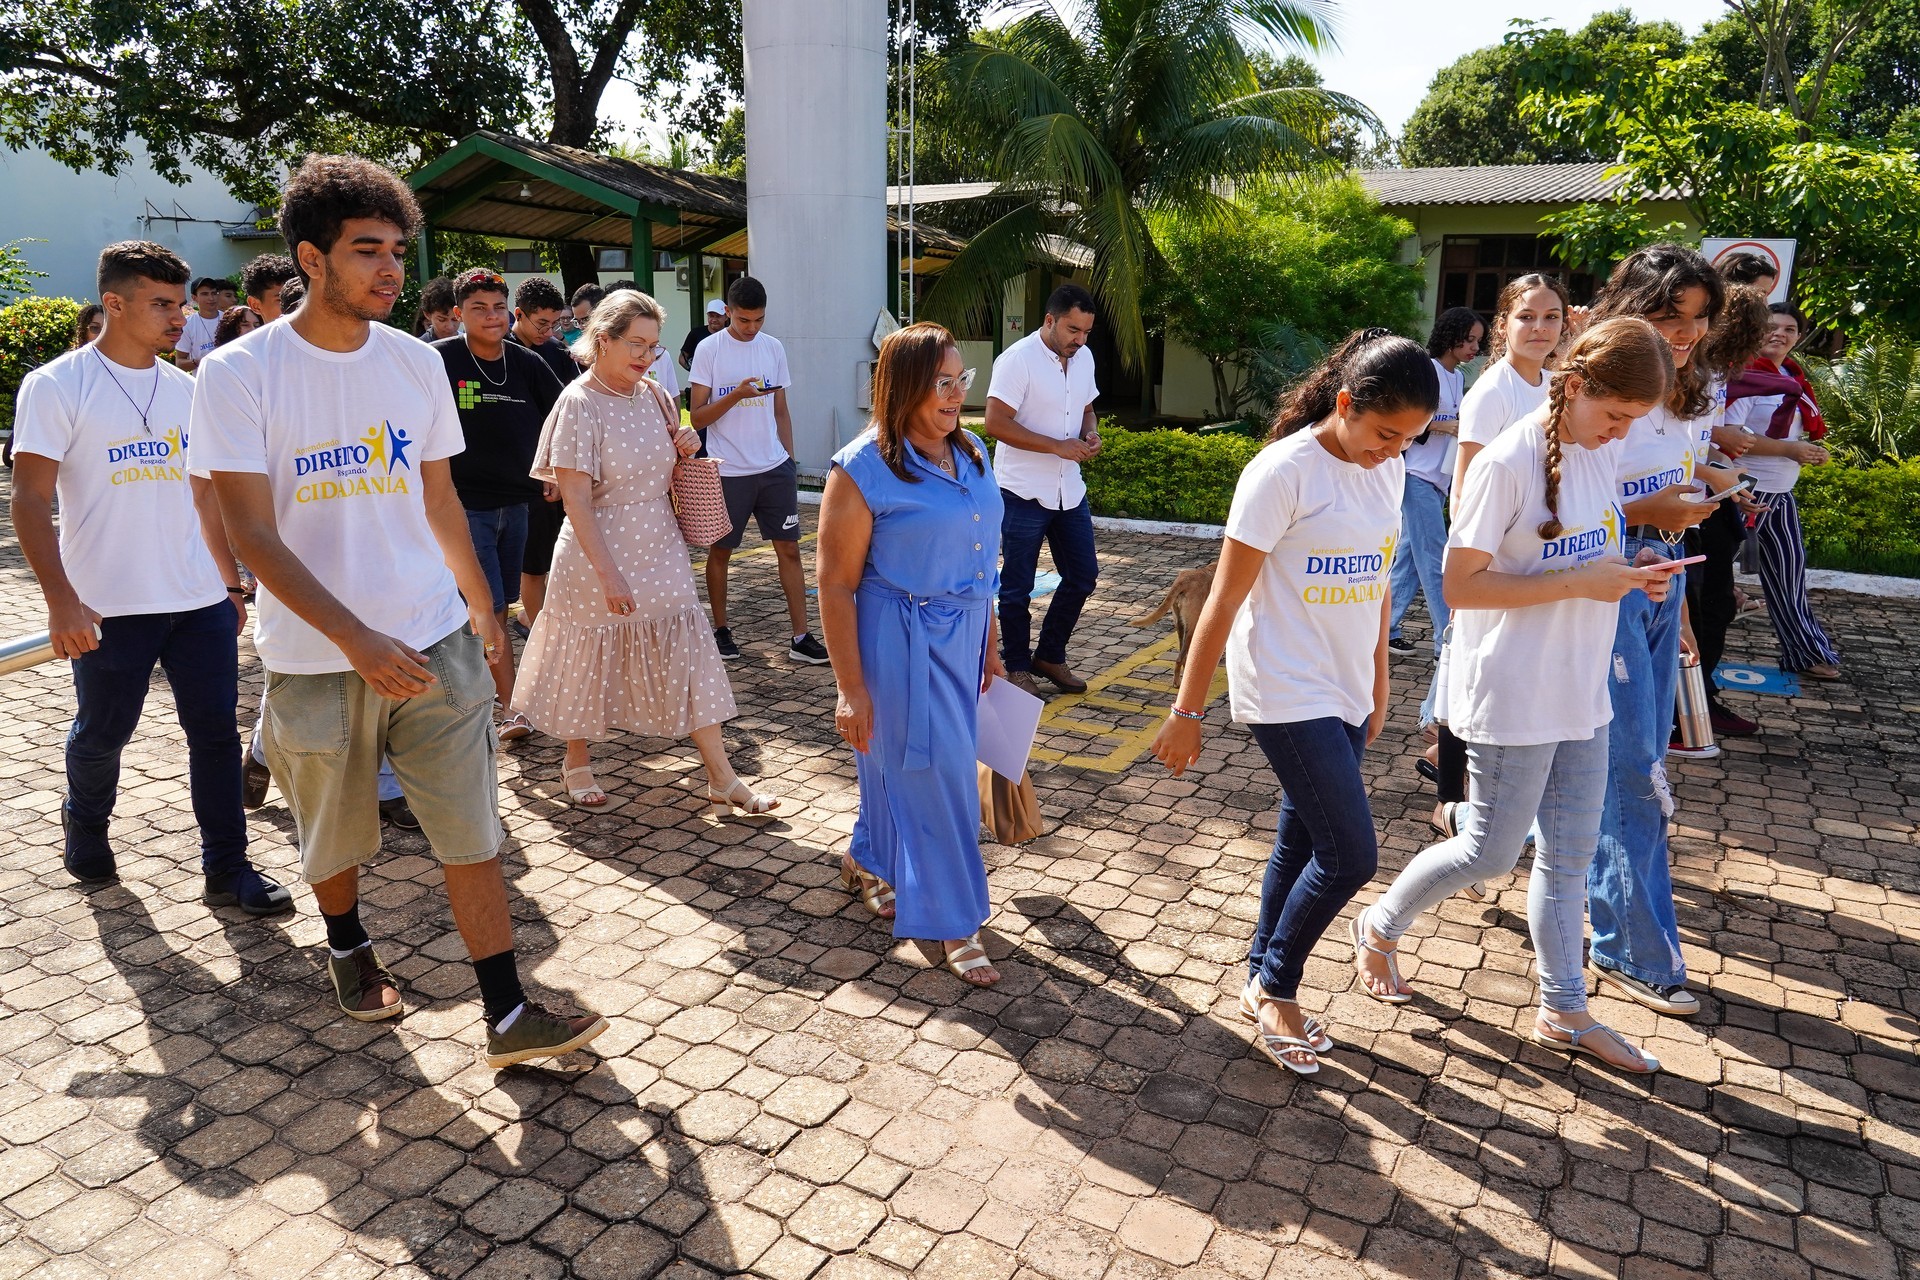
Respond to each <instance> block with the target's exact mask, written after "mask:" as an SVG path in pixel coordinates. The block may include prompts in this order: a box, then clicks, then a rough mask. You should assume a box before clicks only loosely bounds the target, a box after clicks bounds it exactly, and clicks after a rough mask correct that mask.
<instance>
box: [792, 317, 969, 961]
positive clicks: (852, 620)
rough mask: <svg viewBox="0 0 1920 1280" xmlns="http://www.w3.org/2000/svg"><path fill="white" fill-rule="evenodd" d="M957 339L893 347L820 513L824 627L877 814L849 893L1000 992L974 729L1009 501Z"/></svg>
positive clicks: (856, 832)
mask: <svg viewBox="0 0 1920 1280" xmlns="http://www.w3.org/2000/svg"><path fill="white" fill-rule="evenodd" d="M961 366H962V361H961V359H960V349H959V347H958V346H956V345H955V343H954V340H953V335H952V334H950V333H948V332H947V331H946V330H945V329H943V328H941V327H940V326H939V325H937V324H915V325H909V326H907V327H906V328H905V329H901V330H899V331H898V332H896V333H893V334H890V335H889V336H888V337H887V340H886V341H885V342H884V343H882V344H881V347H880V357H879V359H878V360H877V361H876V362H875V364H874V373H873V404H874V412H873V425H872V426H871V427H869V428H868V429H867V430H866V431H865V432H864V433H863V434H862V435H861V436H860V438H859V439H857V440H855V441H854V442H853V443H852V444H849V445H848V446H847V447H846V448H844V449H842V450H841V451H840V452H839V453H837V454H835V455H834V458H833V469H832V471H831V472H830V473H829V475H828V477H827V491H826V495H825V497H824V499H823V500H822V502H821V507H820V543H819V548H818V551H817V557H818V565H819V578H820V622H821V627H822V629H823V630H824V631H825V632H826V639H827V648H828V649H829V650H830V651H831V652H832V653H833V655H834V662H833V674H834V680H835V683H836V684H837V685H838V686H839V692H840V697H839V705H838V706H837V707H836V709H835V711H834V724H835V727H836V728H837V729H838V730H839V733H840V736H841V737H842V738H844V739H845V740H846V741H847V742H848V743H849V744H850V745H851V746H852V747H853V749H854V752H855V755H854V767H855V769H856V770H857V772H858V774H859V778H860V813H859V817H858V818H857V819H856V821H855V822H854V827H853V843H852V846H851V848H850V849H849V851H848V853H847V854H846V855H845V856H844V857H843V859H842V861H841V866H840V878H841V883H842V884H844V885H845V886H846V887H847V888H848V889H849V890H850V891H852V892H855V893H857V894H858V895H859V897H860V900H861V901H862V902H864V903H865V904H866V906H867V908H868V909H869V910H871V911H872V912H873V913H874V914H875V915H877V916H879V917H880V918H881V919H883V920H892V921H893V932H894V936H895V937H900V938H926V939H933V940H938V941H939V942H940V943H941V945H942V946H943V948H944V949H945V952H946V963H947V968H948V969H950V970H951V971H952V972H953V973H954V974H955V975H956V976H958V977H959V978H960V979H961V980H962V981H965V982H969V983H972V984H974V985H975V986H983V987H984V986H990V985H992V984H993V983H995V982H998V981H999V980H1000V975H999V973H998V972H997V971H996V970H995V969H994V967H993V965H992V963H991V962H990V961H989V960H988V959H987V953H986V949H985V948H984V947H982V946H981V944H980V926H981V925H983V924H985V923H986V920H987V916H988V915H989V914H990V911H991V908H990V906H989V904H988V902H987V869H986V864H985V863H984V862H983V861H982V860H981V857H980V843H979V835H978V832H979V826H980V789H979V781H978V774H977V772H976V769H975V764H974V751H975V712H976V709H977V708H978V705H979V696H980V693H981V691H982V690H983V689H984V688H985V687H986V685H987V684H988V683H989V682H990V681H992V679H993V678H994V677H995V676H1004V675H1005V674H1006V671H1005V668H1003V667H1002V666H1001V665H1000V659H999V657H998V652H999V644H998V639H997V636H996V635H995V632H996V631H997V627H996V625H995V622H994V616H993V601H994V597H995V593H996V592H997V591H998V590H999V587H1000V573H999V569H998V565H999V562H1000V487H999V485H998V484H996V483H995V481H994V477H993V469H992V467H991V466H989V465H988V462H987V456H986V450H985V449H984V448H982V447H981V444H980V441H979V440H978V439H977V438H976V437H975V436H974V435H973V434H972V433H970V432H968V431H966V430H964V429H962V428H961V426H960V410H961V407H962V405H963V404H964V403H965V400H966V393H967V388H968V386H969V385H971V384H972V382H973V372H974V371H973V370H971V369H963V368H962V367H961Z"/></svg>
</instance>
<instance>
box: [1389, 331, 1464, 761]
mask: <svg viewBox="0 0 1920 1280" xmlns="http://www.w3.org/2000/svg"><path fill="white" fill-rule="evenodd" d="M1486 334H1487V326H1486V325H1485V324H1483V323H1481V320H1480V317H1479V316H1478V315H1476V314H1475V313H1474V312H1473V311H1472V309H1470V308H1468V307H1449V308H1447V309H1446V310H1445V311H1442V312H1441V313H1440V316H1439V318H1438V319H1437V320H1435V321H1434V322H1433V332H1432V333H1431V334H1429V335H1428V337H1427V354H1428V355H1429V356H1431V357H1432V358H1433V367H1434V371H1435V372H1436V373H1438V374H1439V375H1440V408H1439V409H1438V410H1436V411H1435V412H1434V415H1433V421H1432V422H1431V423H1429V424H1428V426H1427V429H1426V431H1425V432H1424V433H1422V434H1421V435H1420V437H1419V438H1418V439H1416V440H1415V441H1414V442H1413V443H1412V444H1410V445H1408V446H1407V451H1406V452H1405V453H1404V454H1402V455H1401V457H1403V458H1405V459H1406V463H1407V481H1406V494H1405V496H1404V497H1403V498H1402V499H1401V502H1400V547H1399V550H1397V551H1396V552H1395V553H1394V557H1393V617H1392V619H1391V621H1390V623H1389V625H1388V629H1387V652H1388V653H1392V654H1396V655H1399V656H1401V657H1405V656H1407V655H1409V654H1411V653H1413V651H1414V649H1413V642H1412V641H1410V640H1408V639H1406V637H1404V636H1402V635H1401V634H1400V622H1401V620H1402V619H1403V618H1405V617H1406V616H1407V606H1409V605H1411V604H1412V603H1413V597H1414V595H1415V594H1416V593H1421V594H1424V595H1425V596H1426V598H1427V616H1428V618H1429V619H1430V620H1431V621H1432V622H1433V653H1434V656H1435V657H1436V658H1437V657H1439V656H1440V638H1441V636H1443V635H1444V634H1446V630H1447V619H1448V617H1449V616H1450V615H1449V614H1448V612H1447V601H1446V596H1445V593H1443V592H1442V591H1441V589H1440V572H1441V567H1442V562H1443V561H1444V559H1445V557H1446V550H1447V491H1448V490H1449V489H1451V488H1452V487H1453V458H1454V453H1455V450H1456V448H1457V445H1458V437H1459V434H1460V402H1461V401H1462V400H1463V399H1465V398H1466V378H1465V375H1463V374H1462V373H1461V371H1460V366H1461V365H1463V364H1465V363H1466V362H1467V361H1469V360H1471V359H1473V358H1474V357H1475V356H1477V355H1479V354H1480V341H1481V339H1482V338H1484V337H1486ZM1432 719H1433V694H1432V692H1431V691H1429V692H1428V694H1427V700H1426V701H1425V702H1423V703H1421V704H1420V722H1421V723H1422V724H1427V723H1429V722H1431V721H1432Z"/></svg>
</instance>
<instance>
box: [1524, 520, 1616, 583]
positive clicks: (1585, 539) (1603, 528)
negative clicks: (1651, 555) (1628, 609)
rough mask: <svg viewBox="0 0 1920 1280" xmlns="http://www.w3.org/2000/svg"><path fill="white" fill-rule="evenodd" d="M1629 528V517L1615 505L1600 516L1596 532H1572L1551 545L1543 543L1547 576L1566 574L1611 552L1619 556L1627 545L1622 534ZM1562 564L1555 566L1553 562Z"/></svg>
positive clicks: (1543, 556)
mask: <svg viewBox="0 0 1920 1280" xmlns="http://www.w3.org/2000/svg"><path fill="white" fill-rule="evenodd" d="M1626 525H1627V514H1626V512H1624V511H1622V510H1621V509H1620V505H1619V504H1618V503H1614V504H1613V505H1611V506H1609V507H1608V508H1607V510H1606V514H1605V515H1603V516H1601V517H1600V524H1599V526H1598V527H1597V528H1593V529H1569V530H1567V531H1566V532H1565V533H1562V534H1561V535H1560V536H1559V537H1557V538H1555V539H1553V540H1552V541H1550V542H1542V543H1541V544H1540V560H1541V562H1542V563H1544V564H1547V565H1548V568H1547V569H1546V572H1547V573H1565V572H1566V571H1567V570H1569V569H1578V568H1579V567H1580V566H1581V565H1583V564H1586V563H1588V562H1590V561H1593V560H1598V559H1599V558H1600V557H1601V556H1604V555H1607V554H1608V553H1609V552H1613V553H1618V552H1619V551H1620V549H1621V548H1622V547H1623V546H1624V545H1625V543H1624V542H1623V541H1622V540H1621V535H1622V533H1623V532H1624V531H1625V529H1626ZM1556 560H1558V561H1560V562H1561V563H1559V564H1557V565H1556V564H1553V563H1552V562H1553V561H1556Z"/></svg>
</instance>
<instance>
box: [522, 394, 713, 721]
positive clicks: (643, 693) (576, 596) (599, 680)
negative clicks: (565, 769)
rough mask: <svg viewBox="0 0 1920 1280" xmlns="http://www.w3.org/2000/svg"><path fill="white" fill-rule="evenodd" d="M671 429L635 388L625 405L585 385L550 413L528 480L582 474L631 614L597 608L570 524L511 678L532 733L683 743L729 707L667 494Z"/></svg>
mask: <svg viewBox="0 0 1920 1280" xmlns="http://www.w3.org/2000/svg"><path fill="white" fill-rule="evenodd" d="M678 427H679V423H678V422H677V421H675V422H673V423H672V425H671V427H670V426H669V423H668V418H667V413H666V410H665V409H664V408H663V407H662V405H661V402H660V397H658V396H657V395H654V394H651V393H650V389H649V387H648V386H647V384H645V383H643V384H641V387H640V392H639V394H638V395H636V396H635V397H634V398H633V399H632V400H628V399H627V397H625V396H610V395H607V394H606V393H604V392H601V391H596V390H594V389H592V387H591V386H589V385H588V382H587V380H586V379H582V380H580V381H579V382H575V383H573V384H572V385H571V386H569V387H568V388H567V389H566V390H565V391H564V392H562V393H561V396H560V400H559V402H558V403H557V404H555V405H554V407H553V412H552V413H550V414H548V415H547V422H546V426H545V429H544V430H543V431H542V432H541V435H540V448H539V452H538V453H537V454H536V455H535V457H534V463H533V474H534V476H535V477H537V478H539V479H541V480H552V479H554V472H555V470H556V469H566V470H571V471H584V472H586V473H587V475H589V476H591V477H592V478H593V518H594V521H595V522H596V524H597V525H598V526H599V529H600V536H601V537H602V538H604V539H605V540H606V544H607V549H608V551H609V552H610V553H611V554H612V556H613V560H614V563H615V564H616V565H617V566H618V567H619V569H620V573H621V575H622V576H623V577H625V578H626V580H627V586H628V587H629V589H631V591H632V592H633V605H634V608H633V612H632V613H631V614H628V615H626V616H624V617H623V616H621V615H619V614H616V613H614V612H613V611H612V610H610V609H609V608H608V607H607V598H606V593H605V591H604V590H603V589H602V587H601V584H600V575H599V574H598V573H596V572H594V568H593V566H592V565H591V564H590V563H588V561H587V554H586V552H585V551H583V550H582V549H581V547H580V542H579V539H578V538H577V537H575V536H574V529H573V523H572V521H571V520H570V521H569V522H568V523H567V524H566V525H565V527H563V528H562V529H561V531H560V540H559V542H558V543H557V544H556V545H555V547H554V553H553V571H552V573H551V575H550V576H549V577H548V579H547V601H546V604H545V606H544V607H542V608H541V610H540V616H539V618H538V619H536V620H535V622H534V624H533V633H532V634H531V635H530V636H529V637H528V639H527V648H526V653H525V654H524V656H523V657H522V658H521V660H520V674H519V678H518V679H517V680H515V682H514V699H513V700H514V705H515V707H516V708H517V709H518V710H520V711H523V712H525V713H526V715H527V718H528V719H529V720H531V721H532V722H533V724H534V727H535V728H537V729H539V730H540V732H542V733H545V734H548V735H550V736H552V737H555V738H566V739H575V738H585V739H589V740H595V741H597V740H601V739H605V738H609V737H611V736H613V734H614V733H616V732H620V731H623V730H624V731H626V732H629V733H639V734H645V735H647V736H649V737H656V738H684V737H686V736H687V735H688V734H690V733H691V732H693V730H695V729H700V728H704V727H706V726H707V725H711V724H719V723H720V722H721V721H723V720H728V719H731V718H732V716H733V715H734V703H733V687H732V685H731V684H729V683H728V681H727V672H726V667H725V664H723V663H722V662H721V660H720V651H719V650H718V649H716V648H715V647H714V643H713V630H712V628H711V627H709V626H708V624H707V614H706V610H705V609H704V608H702V606H701V604H700V599H699V597H698V596H697V595H695V594H694V585H693V566H692V563H691V561H690V559H689V557H688V554H687V546H686V543H685V542H684V541H683V540H682V539H681V537H680V526H679V524H678V523H677V522H676V521H675V520H674V518H673V504H672V502H671V501H670V500H669V498H668V496H667V493H668V487H669V485H670V483H671V481H672V477H673V464H674V462H675V460H676V459H677V458H678V456H679V455H678V454H677V453H676V452H675V450H674V447H673V438H672V435H671V434H670V432H671V431H672V430H676V429H677V428H678Z"/></svg>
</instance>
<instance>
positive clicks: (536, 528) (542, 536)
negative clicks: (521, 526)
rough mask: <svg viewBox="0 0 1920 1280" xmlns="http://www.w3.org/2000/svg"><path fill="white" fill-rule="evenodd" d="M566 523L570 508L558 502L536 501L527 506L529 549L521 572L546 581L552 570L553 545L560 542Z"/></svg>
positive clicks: (521, 562) (521, 564) (522, 558)
mask: <svg viewBox="0 0 1920 1280" xmlns="http://www.w3.org/2000/svg"><path fill="white" fill-rule="evenodd" d="M566 522H567V509H566V507H565V506H564V505H562V504H561V503H558V502H546V501H543V500H541V499H539V498H535V499H534V500H533V501H532V502H529V503H528V504H527V549H526V551H525V552H524V553H523V554H522V555H521V557H520V572H521V573H524V574H527V575H528V576H530V577H534V578H544V577H546V576H547V574H548V573H549V572H551V571H552V569H553V544H554V543H556V542H558V541H559V540H560V526H561V525H563V524H565V523H566Z"/></svg>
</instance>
